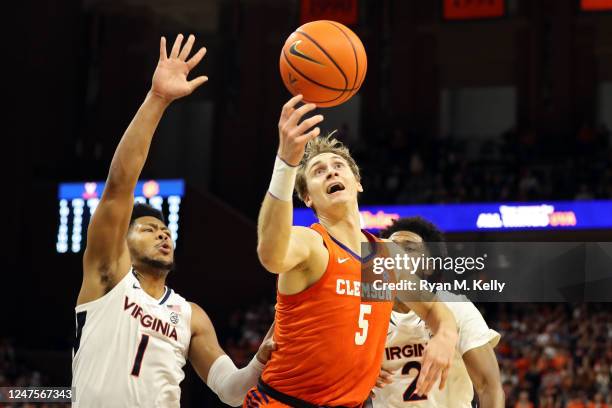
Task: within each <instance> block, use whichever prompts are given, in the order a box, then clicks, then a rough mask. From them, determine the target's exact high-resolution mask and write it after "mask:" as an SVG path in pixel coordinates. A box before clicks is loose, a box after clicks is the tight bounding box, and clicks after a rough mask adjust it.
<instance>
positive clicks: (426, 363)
mask: <svg viewBox="0 0 612 408" xmlns="http://www.w3.org/2000/svg"><path fill="white" fill-rule="evenodd" d="M431 363H432V361H431V359H429V358H428V357H427V352H425V354H424V355H423V365H422V366H421V372H420V373H419V380H418V381H417V384H416V389H415V391H414V392H415V393H416V394H417V395H423V394H421V390H422V389H423V384H424V383H425V378H427V375H429V371H430V370H431Z"/></svg>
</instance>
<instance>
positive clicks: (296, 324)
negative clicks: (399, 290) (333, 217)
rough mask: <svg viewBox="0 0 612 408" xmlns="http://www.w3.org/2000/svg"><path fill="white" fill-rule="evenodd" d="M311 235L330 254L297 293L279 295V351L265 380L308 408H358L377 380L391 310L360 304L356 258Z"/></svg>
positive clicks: (388, 303) (386, 303)
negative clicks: (318, 273)
mask: <svg viewBox="0 0 612 408" xmlns="http://www.w3.org/2000/svg"><path fill="white" fill-rule="evenodd" d="M311 228H312V229H314V230H315V231H317V232H318V233H319V234H320V235H321V236H322V237H323V241H324V243H325V246H326V248H327V250H328V252H329V261H328V264H327V269H326V270H325V273H324V274H323V276H322V277H321V279H320V280H319V281H318V282H316V283H315V284H314V285H312V286H311V287H309V288H307V289H306V290H304V291H302V292H300V293H297V294H295V295H283V294H281V293H277V297H276V300H277V303H276V316H275V318H276V323H275V327H274V340H275V342H276V345H277V349H276V351H275V352H274V353H272V358H271V360H270V361H269V362H268V364H267V365H266V368H265V369H264V372H263V374H262V379H263V381H264V382H265V383H266V384H268V385H269V386H271V387H272V388H274V389H276V390H278V391H280V392H282V393H284V394H287V395H290V396H292V397H296V398H299V399H302V400H304V401H308V402H310V403H312V404H316V405H326V406H345V407H357V406H360V405H361V403H362V402H363V401H365V400H366V399H367V398H368V395H369V393H370V391H371V389H372V388H373V387H374V385H375V383H376V378H377V377H378V374H379V372H380V367H381V363H382V358H383V352H384V347H385V340H386V337H387V328H388V326H389V319H390V316H391V309H392V307H393V302H392V301H364V300H362V298H361V296H360V295H359V287H360V283H361V259H360V258H359V256H357V255H356V254H354V253H352V252H351V251H350V249H348V248H346V247H344V246H343V245H342V244H341V243H339V242H337V241H336V240H334V239H333V238H332V237H331V236H330V235H329V234H328V233H327V231H326V230H325V228H324V227H323V226H322V225H320V224H313V225H312V226H311ZM366 235H368V238H369V239H370V241H371V242H375V241H378V240H377V239H376V238H375V237H374V236H373V235H371V234H368V233H366Z"/></svg>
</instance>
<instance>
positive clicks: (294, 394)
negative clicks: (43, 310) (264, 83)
mask: <svg viewBox="0 0 612 408" xmlns="http://www.w3.org/2000/svg"><path fill="white" fill-rule="evenodd" d="M301 99H302V96H301V95H298V96H296V97H294V98H292V99H291V100H290V101H289V102H288V103H287V104H285V106H284V107H283V110H282V113H281V117H280V121H279V133H280V145H279V149H278V156H277V159H276V163H275V167H274V172H273V175H272V180H271V183H270V189H269V191H268V194H266V197H265V198H264V201H263V205H262V208H261V211H260V214H259V223H258V238H259V243H258V254H259V258H260V260H261V262H262V264H263V265H264V267H265V268H266V269H267V270H268V271H270V272H272V273H274V274H278V275H279V276H278V293H277V305H276V316H275V322H276V323H275V331H274V340H275V342H276V344H277V350H276V351H275V352H274V353H273V354H272V358H271V359H270V361H269V363H268V365H267V366H266V368H265V370H264V372H263V375H262V377H261V380H260V382H259V384H258V386H257V387H256V388H254V389H253V390H252V391H251V392H250V393H249V394H248V395H247V399H246V400H245V403H244V406H245V407H257V406H268V407H287V406H291V407H315V406H316V407H318V406H326V407H328V406H329V407H341V406H343V407H360V406H362V404H363V402H364V401H365V400H366V398H367V397H368V395H369V393H370V391H371V389H372V388H373V387H374V385H375V382H376V378H377V377H378V373H379V371H380V366H381V359H382V355H383V351H384V343H385V338H386V334H387V331H386V330H387V327H388V324H389V317H390V313H391V308H392V299H389V301H386V302H380V301H379V302H372V301H370V302H367V301H363V300H362V298H361V295H360V284H361V263H362V261H366V259H365V257H364V258H362V257H361V249H360V248H361V244H362V242H364V243H370V245H371V246H375V244H376V241H377V239H376V238H375V237H374V236H372V235H371V234H369V233H367V232H365V231H362V230H361V229H360V223H359V210H358V205H357V195H358V193H359V192H361V191H363V189H362V186H361V184H360V176H359V170H358V168H357V165H356V164H355V162H354V160H353V158H352V157H351V156H350V154H349V152H348V149H347V148H346V147H344V146H342V144H341V143H340V142H338V141H337V140H335V139H333V138H331V137H327V138H317V136H318V135H319V128H318V127H317V128H314V129H312V130H309V129H311V128H312V127H313V126H315V125H316V124H317V123H319V122H321V120H323V117H322V116H321V115H315V116H313V117H311V118H309V119H305V120H304V121H302V122H301V123H300V120H301V118H302V116H303V115H304V114H306V113H308V112H311V111H312V110H314V109H315V105H313V104H306V105H303V106H301V107H299V108H297V107H296V105H297V104H298V102H300V100H301ZM307 143H308V144H307ZM296 178H297V179H296ZM294 184H295V185H296V188H297V192H298V195H299V197H300V198H301V199H302V200H303V201H304V203H305V204H306V205H307V206H308V207H310V208H312V209H313V210H314V211H315V213H316V214H317V216H318V218H319V221H320V223H318V224H313V225H312V226H311V227H310V228H304V227H294V226H292V213H293V206H292V195H293V189H294ZM372 253H375V252H372ZM409 306H410V307H411V308H414V310H416V311H417V312H418V313H419V315H420V316H422V317H423V318H424V319H425V320H426V321H427V322H428V324H430V325H431V326H432V327H435V329H434V331H435V333H436V334H435V336H434V337H433V338H432V339H431V341H430V343H429V347H428V350H427V353H426V361H425V363H424V365H425V368H424V370H425V371H426V372H425V373H424V375H423V378H421V381H420V382H419V383H418V386H417V392H420V393H427V392H428V391H429V390H430V388H431V386H432V385H433V383H434V381H435V379H436V378H438V377H439V376H440V375H441V376H442V384H441V385H442V386H443V384H444V380H445V378H446V372H447V370H448V367H449V364H450V360H451V357H452V353H453V350H454V348H455V342H456V339H457V328H456V325H455V322H454V319H453V317H452V314H451V313H450V311H449V310H448V309H447V308H446V307H444V305H443V304H441V303H432V302H427V303H426V302H423V303H421V302H411V303H410V305H409Z"/></svg>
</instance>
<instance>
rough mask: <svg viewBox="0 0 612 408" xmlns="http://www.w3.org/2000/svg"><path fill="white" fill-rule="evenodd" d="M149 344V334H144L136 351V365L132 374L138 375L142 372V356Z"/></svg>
mask: <svg viewBox="0 0 612 408" xmlns="http://www.w3.org/2000/svg"><path fill="white" fill-rule="evenodd" d="M147 344H149V336H148V335H147V334H143V335H142V338H141V339H140V344H139V345H138V350H137V351H136V358H135V359H134V366H133V367H132V375H133V376H135V377H138V375H139V374H140V366H141V365H142V357H143V356H144V352H145V350H146V349H147Z"/></svg>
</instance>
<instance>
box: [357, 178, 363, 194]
mask: <svg viewBox="0 0 612 408" xmlns="http://www.w3.org/2000/svg"><path fill="white" fill-rule="evenodd" d="M357 192H358V193H363V186H362V185H361V183H360V182H359V181H358V182H357Z"/></svg>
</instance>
